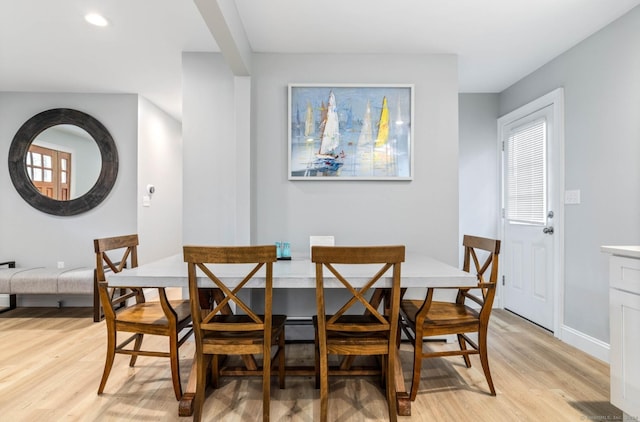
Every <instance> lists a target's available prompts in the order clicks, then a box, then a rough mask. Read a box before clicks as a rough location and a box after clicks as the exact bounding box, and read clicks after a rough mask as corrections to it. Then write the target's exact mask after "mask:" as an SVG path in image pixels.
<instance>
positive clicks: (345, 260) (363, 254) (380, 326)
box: [311, 246, 405, 333]
mask: <svg viewBox="0 0 640 422" xmlns="http://www.w3.org/2000/svg"><path fill="white" fill-rule="evenodd" d="M404 255H405V247H404V246H313V247H312V250H311V261H312V262H314V263H315V264H316V295H317V299H318V310H317V312H318V323H319V324H323V323H324V321H325V302H324V288H325V276H324V268H326V269H327V270H329V272H330V273H331V274H332V275H333V277H335V279H337V280H338V281H339V282H340V283H341V284H342V285H343V286H344V287H345V288H346V289H347V290H348V291H349V292H350V293H351V295H350V299H349V300H348V301H347V302H346V303H345V304H344V305H343V306H342V307H341V308H340V309H339V310H338V311H337V312H335V313H333V314H332V316H331V317H330V318H329V319H327V320H326V327H325V329H326V330H327V331H353V332H372V331H389V332H392V333H395V331H394V330H396V328H397V319H398V307H399V301H400V264H401V262H404ZM339 264H356V265H357V264H380V266H377V265H374V266H373V269H372V271H371V272H370V274H371V276H370V277H369V276H367V278H368V281H366V282H365V283H360V284H361V287H359V288H356V287H354V286H353V284H354V283H353V282H351V281H349V280H347V278H346V277H345V276H344V275H343V274H342V273H341V272H340V271H339V270H338V269H337V268H336V266H335V265H339ZM376 269H377V270H376ZM389 269H391V274H390V276H391V284H390V285H386V286H380V285H379V284H380V282H381V280H382V279H383V276H385V274H387V272H388V270H389ZM343 272H344V271H343ZM388 276H389V275H388V274H387V277H388ZM359 278H360V276H359ZM352 280H353V278H352ZM376 285H377V287H386V288H391V297H390V299H391V300H390V302H391V303H390V304H386V306H385V310H383V311H382V313H381V312H380V311H379V308H378V305H379V303H380V302H379V300H375V299H374V300H373V301H372V300H370V298H368V297H367V296H365V294H366V293H367V292H368V291H369V290H371V289H372V288H375V287H376ZM387 299H389V297H387ZM358 303H359V304H361V305H362V306H363V307H364V308H365V313H366V314H367V315H370V316H371V317H372V318H370V321H371V322H369V323H367V324H349V323H341V322H345V321H346V320H348V318H346V319H345V318H342V317H343V316H345V315H346V314H347V312H348V311H349V310H350V309H351V308H352V307H353V306H354V305H355V304H358ZM385 311H386V312H385ZM385 314H386V315H385ZM341 319H342V321H341ZM347 322H348V321H347Z"/></svg>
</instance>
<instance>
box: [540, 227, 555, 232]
mask: <svg viewBox="0 0 640 422" xmlns="http://www.w3.org/2000/svg"><path fill="white" fill-rule="evenodd" d="M542 233H546V234H553V226H549V227H545V228H544V229H542Z"/></svg>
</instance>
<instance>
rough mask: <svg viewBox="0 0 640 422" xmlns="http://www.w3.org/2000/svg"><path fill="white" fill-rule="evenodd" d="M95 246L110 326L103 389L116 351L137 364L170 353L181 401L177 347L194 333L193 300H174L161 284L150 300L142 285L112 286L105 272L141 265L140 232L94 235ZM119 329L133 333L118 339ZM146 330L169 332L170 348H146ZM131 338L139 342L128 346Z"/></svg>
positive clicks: (108, 328) (99, 280)
mask: <svg viewBox="0 0 640 422" xmlns="http://www.w3.org/2000/svg"><path fill="white" fill-rule="evenodd" d="M93 245H94V249H95V253H96V280H97V284H98V289H99V294H100V301H101V303H102V307H103V309H104V316H105V323H106V327H107V357H106V361H105V364H104V372H103V374H102V380H101V381H100V387H99V388H98V394H102V392H103V391H104V387H105V385H106V383H107V379H108V378H109V373H110V372H111V367H112V366H113V361H114V358H115V355H116V354H125V355H130V356H131V360H130V361H129V366H134V365H135V363H136V359H137V358H138V356H153V357H165V358H169V360H170V362H171V379H172V382H173V391H174V393H175V396H176V399H177V400H180V399H181V398H182V384H181V382H180V362H179V359H178V357H179V356H178V349H179V347H180V346H182V344H183V343H184V342H185V340H186V339H187V338H188V337H189V336H190V335H191V333H192V332H193V330H192V329H191V326H190V323H191V308H190V306H189V301H188V300H172V301H169V300H168V299H167V295H166V292H165V290H164V288H158V289H157V291H158V296H159V301H150V302H147V301H146V299H145V295H144V292H143V289H141V288H132V287H126V286H123V287H120V286H118V287H110V286H109V285H108V283H107V281H106V276H105V273H108V272H110V271H112V272H114V273H118V272H120V271H122V270H123V269H125V268H135V267H137V266H138V250H137V248H138V235H136V234H132V235H126V236H117V237H108V238H102V239H95V240H94V241H93ZM120 253H122V255H120ZM110 255H111V256H114V255H116V256H119V259H117V260H114V259H112V258H111V257H110ZM118 332H126V333H134V334H133V335H131V336H129V337H128V338H127V339H126V340H124V341H122V342H121V343H119V344H118V343H117V340H118ZM145 334H151V335H158V336H166V337H168V338H169V351H168V352H162V351H155V350H143V349H142V348H141V346H142V340H143V337H144V335H145ZM131 342H134V343H133V346H132V347H127V346H128V345H129V344H130V343H131Z"/></svg>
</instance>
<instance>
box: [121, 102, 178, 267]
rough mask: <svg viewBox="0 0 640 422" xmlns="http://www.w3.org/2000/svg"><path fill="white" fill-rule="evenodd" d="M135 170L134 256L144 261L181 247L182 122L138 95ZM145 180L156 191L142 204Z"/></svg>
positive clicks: (175, 250)
mask: <svg viewBox="0 0 640 422" xmlns="http://www.w3.org/2000/svg"><path fill="white" fill-rule="evenodd" d="M137 170H138V175H137V181H138V183H137V207H138V208H137V209H138V213H137V214H138V229H137V232H138V237H139V240H140V248H139V250H138V257H139V260H140V262H141V263H144V262H149V261H153V260H156V259H159V258H163V257H165V256H169V255H173V254H176V253H179V252H181V251H182V125H181V124H180V122H178V121H177V120H175V119H174V118H173V117H171V116H169V115H168V114H167V113H165V112H164V111H162V110H161V109H159V108H158V107H157V106H156V105H154V104H153V103H152V102H150V101H148V100H146V99H145V98H142V97H139V101H138V168H137ZM149 184H151V185H154V186H155V188H156V191H155V193H154V194H153V195H151V196H150V201H149V204H150V206H144V205H143V203H142V202H143V197H144V196H145V195H149V194H148V193H147V185H149ZM116 234H118V233H116Z"/></svg>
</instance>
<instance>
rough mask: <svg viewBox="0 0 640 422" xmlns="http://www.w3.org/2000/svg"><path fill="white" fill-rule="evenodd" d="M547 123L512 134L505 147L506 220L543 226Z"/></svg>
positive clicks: (539, 122)
mask: <svg viewBox="0 0 640 422" xmlns="http://www.w3.org/2000/svg"><path fill="white" fill-rule="evenodd" d="M546 145H547V123H546V120H545V119H539V120H536V121H533V122H530V123H528V124H526V125H522V126H519V127H516V128H514V129H512V130H511V132H510V133H509V137H508V139H507V140H506V145H505V154H506V157H505V160H506V164H507V174H506V179H507V180H506V186H505V188H506V191H507V192H506V204H505V205H506V212H505V214H506V218H507V220H510V221H512V222H519V223H529V224H545V223H546V208H547V206H546V198H547V183H546V182H547V169H546V162H547V160H546Z"/></svg>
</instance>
